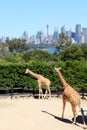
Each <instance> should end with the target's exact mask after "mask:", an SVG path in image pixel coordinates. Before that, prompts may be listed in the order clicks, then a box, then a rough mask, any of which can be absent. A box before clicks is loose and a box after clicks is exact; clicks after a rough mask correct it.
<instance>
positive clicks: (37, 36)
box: [36, 30, 44, 44]
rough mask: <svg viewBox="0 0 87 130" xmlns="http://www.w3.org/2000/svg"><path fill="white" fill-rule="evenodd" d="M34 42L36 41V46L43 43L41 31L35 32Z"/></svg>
mask: <svg viewBox="0 0 87 130" xmlns="http://www.w3.org/2000/svg"><path fill="white" fill-rule="evenodd" d="M36 40H37V42H38V44H40V43H42V42H43V41H44V34H43V31H42V30H40V31H38V32H37V34H36Z"/></svg>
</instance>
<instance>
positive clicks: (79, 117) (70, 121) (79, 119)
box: [41, 110, 87, 128]
mask: <svg viewBox="0 0 87 130" xmlns="http://www.w3.org/2000/svg"><path fill="white" fill-rule="evenodd" d="M41 112H43V113H46V114H48V115H50V116H53V117H54V118H55V119H57V120H59V121H62V122H64V123H70V124H72V123H73V118H72V119H71V120H69V119H66V118H64V119H61V117H58V116H55V115H54V114H52V113H49V112H47V111H43V110H42V111H41ZM85 122H86V125H87V116H85ZM79 124H83V120H82V116H80V115H79V116H78V117H77V118H76V125H77V126H79V127H82V128H84V126H80V125H79Z"/></svg>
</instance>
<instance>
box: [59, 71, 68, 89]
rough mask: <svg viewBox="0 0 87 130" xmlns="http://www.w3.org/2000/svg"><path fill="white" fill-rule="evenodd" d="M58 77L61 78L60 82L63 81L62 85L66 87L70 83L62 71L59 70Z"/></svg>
mask: <svg viewBox="0 0 87 130" xmlns="http://www.w3.org/2000/svg"><path fill="white" fill-rule="evenodd" d="M58 77H59V79H60V82H61V83H62V86H63V87H64V88H65V87H66V86H67V85H68V83H67V82H66V81H65V79H64V78H63V76H62V73H61V72H60V71H58Z"/></svg>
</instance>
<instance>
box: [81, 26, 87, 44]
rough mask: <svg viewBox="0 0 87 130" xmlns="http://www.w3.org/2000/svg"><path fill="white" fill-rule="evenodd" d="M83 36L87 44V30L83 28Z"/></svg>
mask: <svg viewBox="0 0 87 130" xmlns="http://www.w3.org/2000/svg"><path fill="white" fill-rule="evenodd" d="M82 35H83V37H84V43H87V28H82Z"/></svg>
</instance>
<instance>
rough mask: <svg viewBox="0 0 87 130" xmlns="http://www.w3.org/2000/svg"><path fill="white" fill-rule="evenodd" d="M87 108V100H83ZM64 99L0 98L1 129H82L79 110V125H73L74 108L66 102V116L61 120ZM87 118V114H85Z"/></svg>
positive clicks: (84, 106) (83, 104) (83, 105)
mask: <svg viewBox="0 0 87 130" xmlns="http://www.w3.org/2000/svg"><path fill="white" fill-rule="evenodd" d="M82 107H83V108H84V109H87V101H86V100H82ZM61 114H62V99H61V98H52V99H33V98H24V99H22V98H21V99H10V98H9V97H8V98H5V99H4V98H1V99H0V130H58V129H59V130H82V129H83V125H82V121H81V119H82V118H81V113H80V112H79V110H78V114H79V116H78V118H77V125H72V117H73V114H72V110H71V106H70V104H69V103H67V104H66V108H65V115H64V116H65V117H64V119H63V120H61ZM85 118H86V119H87V115H86V116H85ZM86 121H87V120H86Z"/></svg>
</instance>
